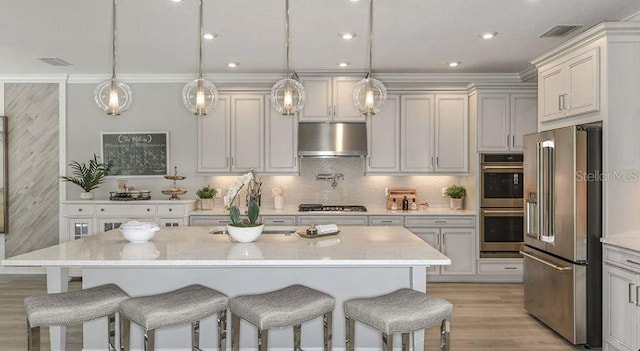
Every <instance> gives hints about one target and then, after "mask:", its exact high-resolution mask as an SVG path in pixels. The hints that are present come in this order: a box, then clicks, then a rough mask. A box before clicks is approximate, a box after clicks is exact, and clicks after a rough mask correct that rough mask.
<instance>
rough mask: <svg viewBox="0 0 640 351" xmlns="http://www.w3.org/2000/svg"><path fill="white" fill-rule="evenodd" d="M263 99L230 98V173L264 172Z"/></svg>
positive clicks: (249, 96)
mask: <svg viewBox="0 0 640 351" xmlns="http://www.w3.org/2000/svg"><path fill="white" fill-rule="evenodd" d="M263 135H264V97H263V96H262V95H251V94H247V95H233V96H231V172H248V171H249V170H251V169H253V170H255V171H263V170H264V158H263V153H262V150H263V149H262V145H263V144H264V139H263Z"/></svg>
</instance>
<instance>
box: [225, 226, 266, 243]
mask: <svg viewBox="0 0 640 351" xmlns="http://www.w3.org/2000/svg"><path fill="white" fill-rule="evenodd" d="M262 229H264V224H261V225H258V226H255V227H236V226H233V225H231V224H227V231H228V232H229V235H230V236H231V238H232V239H233V241H235V242H239V243H250V242H254V241H256V239H258V237H259V236H260V234H262Z"/></svg>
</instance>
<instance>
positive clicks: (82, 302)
mask: <svg viewBox="0 0 640 351" xmlns="http://www.w3.org/2000/svg"><path fill="white" fill-rule="evenodd" d="M127 298H129V295H127V293H125V292H124V291H122V289H120V288H119V287H118V286H117V285H115V284H108V285H101V286H96V287H93V288H89V289H84V290H79V291H71V292H63V293H55V294H48V295H41V296H29V297H27V298H25V299H24V307H25V310H26V312H27V328H28V330H27V341H28V346H27V350H29V351H39V350H40V327H49V326H67V325H70V324H75V323H83V322H87V321H90V320H94V319H98V318H102V317H108V343H109V350H115V349H116V344H115V337H116V330H115V324H116V312H118V307H119V306H120V302H122V301H124V300H126V299H127Z"/></svg>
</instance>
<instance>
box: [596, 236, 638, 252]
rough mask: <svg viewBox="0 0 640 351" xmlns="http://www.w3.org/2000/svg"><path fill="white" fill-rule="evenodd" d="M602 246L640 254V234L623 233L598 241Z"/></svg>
mask: <svg viewBox="0 0 640 351" xmlns="http://www.w3.org/2000/svg"><path fill="white" fill-rule="evenodd" d="M600 241H602V243H603V244H606V245H613V246H617V247H622V248H625V249H629V250H633V251H636V252H638V253H640V232H637V233H625V234H619V235H615V236H611V237H608V238H602V239H600Z"/></svg>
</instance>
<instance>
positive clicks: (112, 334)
mask: <svg viewBox="0 0 640 351" xmlns="http://www.w3.org/2000/svg"><path fill="white" fill-rule="evenodd" d="M107 323H108V329H109V331H108V334H107V335H108V339H109V351H116V315H115V314H112V315H110V316H108V317H107Z"/></svg>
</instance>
